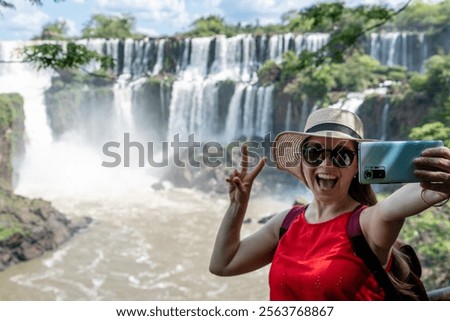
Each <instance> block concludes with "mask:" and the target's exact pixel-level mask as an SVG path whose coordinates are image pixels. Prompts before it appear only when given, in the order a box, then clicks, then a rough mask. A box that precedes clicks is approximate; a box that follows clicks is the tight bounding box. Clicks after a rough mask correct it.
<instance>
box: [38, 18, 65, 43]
mask: <svg viewBox="0 0 450 321" xmlns="http://www.w3.org/2000/svg"><path fill="white" fill-rule="evenodd" d="M68 31H69V28H68V26H67V22H66V21H65V20H61V21H56V22H53V23H48V24H46V25H45V26H44V27H43V28H42V31H41V34H40V35H39V36H36V37H34V38H33V40H65V39H67V32H68Z"/></svg>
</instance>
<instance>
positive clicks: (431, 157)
mask: <svg viewBox="0 0 450 321" xmlns="http://www.w3.org/2000/svg"><path fill="white" fill-rule="evenodd" d="M414 164H415V165H416V170H415V171H414V174H415V175H416V177H417V178H419V179H420V186H421V187H422V188H424V189H429V190H433V191H436V192H440V193H443V194H446V195H447V197H450V149H449V148H447V147H436V148H428V149H426V150H424V151H423V152H422V155H421V156H420V157H417V158H416V159H415V160H414Z"/></svg>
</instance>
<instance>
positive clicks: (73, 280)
mask: <svg viewBox="0 0 450 321" xmlns="http://www.w3.org/2000/svg"><path fill="white" fill-rule="evenodd" d="M52 203H53V205H54V206H55V207H57V208H58V209H59V210H60V211H62V212H63V213H65V214H66V215H67V216H68V217H69V218H70V217H76V216H86V215H87V216H90V217H92V218H93V219H94V222H93V223H92V225H91V226H90V227H89V228H88V229H85V230H84V231H82V232H81V233H79V234H76V235H75V236H74V237H73V238H72V239H71V240H69V241H68V242H67V243H66V244H64V245H63V246H61V247H60V248H58V249H57V250H55V251H53V252H49V253H47V254H45V255H43V256H42V257H39V258H37V259H35V260H32V261H29V262H25V263H22V264H19V265H16V266H12V267H10V268H8V269H7V270H6V271H4V272H1V273H0V284H1V285H2V286H1V290H0V300H267V299H268V286H267V275H268V269H269V267H265V268H263V269H261V270H259V271H256V272H252V273H249V274H246V275H242V276H237V277H227V278H223V277H217V276H214V275H212V274H211V273H210V272H209V271H208V264H209V256H210V254H211V250H212V246H213V242H214V238H215V233H216V231H217V228H218V226H219V224H220V221H221V219H222V216H223V214H224V212H225V210H226V207H227V205H228V196H227V195H220V196H218V195H207V194H203V193H199V192H194V191H192V190H188V189H174V188H172V189H166V190H162V191H153V190H151V189H149V190H148V191H144V192H133V193H130V194H129V195H125V196H124V195H123V197H120V198H119V197H117V198H111V197H108V198H104V199H94V200H83V199H81V200H80V199H70V198H68V197H65V198H55V199H53V200H52ZM286 206H288V204H287V203H284V202H281V201H274V200H268V199H257V198H256V199H252V203H251V206H250V208H249V211H248V213H247V217H249V218H251V219H252V221H251V222H250V223H248V224H244V226H243V230H242V235H243V236H245V235H246V234H248V233H251V232H252V231H254V230H255V229H257V228H258V227H259V226H260V224H259V223H257V220H258V219H259V218H262V217H264V216H267V215H269V214H271V213H272V212H275V211H279V210H281V209H283V208H285V207H286Z"/></svg>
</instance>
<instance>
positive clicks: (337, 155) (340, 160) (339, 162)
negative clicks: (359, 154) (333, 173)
mask: <svg viewBox="0 0 450 321" xmlns="http://www.w3.org/2000/svg"><path fill="white" fill-rule="evenodd" d="M354 157H355V153H354V152H353V151H351V150H348V149H342V148H341V149H339V150H333V151H332V152H331V159H332V160H333V164H334V165H335V166H337V167H349V166H350V165H351V164H352V162H353V158H354Z"/></svg>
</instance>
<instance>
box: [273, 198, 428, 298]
mask: <svg viewBox="0 0 450 321" xmlns="http://www.w3.org/2000/svg"><path fill="white" fill-rule="evenodd" d="M364 208H365V206H363V205H360V206H358V207H357V208H356V209H355V210H354V211H353V213H352V214H351V215H350V218H349V221H348V225H347V235H348V237H349V239H350V242H351V244H352V247H353V251H354V252H355V254H356V255H357V256H359V257H360V258H361V259H362V260H363V261H364V263H365V264H366V266H367V267H368V268H369V270H370V271H371V272H372V274H373V276H374V277H375V279H376V280H377V282H378V284H379V285H380V287H381V288H382V289H383V291H384V293H385V300H386V301H413V300H421V301H427V300H429V298H428V295H427V291H426V290H425V287H424V285H423V283H422V281H421V280H420V276H421V274H422V267H421V265H420V261H419V258H418V257H417V254H416V252H415V251H414V249H413V248H412V247H411V246H410V245H408V244H405V243H402V242H400V241H398V240H397V241H395V243H394V245H393V246H394V248H396V249H397V250H399V251H400V252H402V253H403V254H404V255H405V256H406V259H407V263H408V265H409V267H410V273H409V275H408V278H407V280H406V283H407V284H409V285H410V286H411V291H412V292H413V293H414V295H415V296H412V295H406V294H403V293H401V292H400V291H399V290H398V289H397V288H396V286H395V285H394V284H393V283H392V281H391V280H390V279H389V277H388V274H387V272H386V271H385V270H384V268H383V266H382V265H381V263H380V261H378V258H377V256H376V255H375V253H373V251H372V249H371V248H370V246H369V244H368V243H367V241H366V239H365V237H364V235H363V233H362V230H361V225H360V223H359V216H360V215H361V212H362V211H363V210H364ZM303 209H304V207H303V206H295V207H293V208H292V209H291V210H290V211H289V213H288V214H287V215H286V217H285V218H284V220H283V223H282V224H281V227H280V239H281V237H282V236H283V235H284V234H285V233H286V232H287V230H288V228H289V226H290V225H291V224H292V222H294V220H295V219H296V218H297V217H298V215H300V213H301V212H302V210H303ZM391 271H392V273H393V274H394V276H395V275H398V274H396V273H398V272H399V267H398V264H397V263H396V260H395V257H394V258H393V260H392V266H391Z"/></svg>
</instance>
